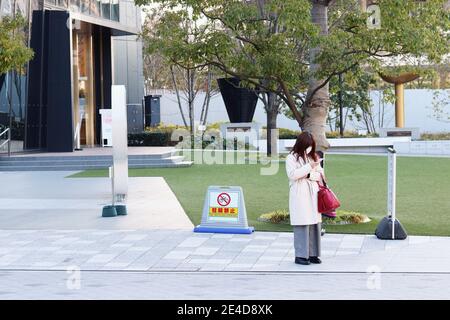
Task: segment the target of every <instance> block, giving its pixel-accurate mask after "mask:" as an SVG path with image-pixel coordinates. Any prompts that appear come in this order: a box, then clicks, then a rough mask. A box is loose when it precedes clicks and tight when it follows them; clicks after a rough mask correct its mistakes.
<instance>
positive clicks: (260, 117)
mask: <svg viewBox="0 0 450 320" xmlns="http://www.w3.org/2000/svg"><path fill="white" fill-rule="evenodd" d="M371 97H372V101H373V106H374V114H375V118H377V117H378V113H379V112H378V109H379V98H380V94H379V92H377V91H373V92H371ZM203 99H204V95H203V94H199V96H198V98H197V99H196V105H195V116H196V119H197V120H198V119H199V118H200V112H201V106H202V103H203ZM432 100H433V90H425V89H418V90H405V126H406V127H419V128H420V131H421V132H440V131H450V123H444V122H440V121H437V120H435V119H433V118H432V117H431V115H432V111H431V106H432ZM446 109H447V110H448V112H449V113H450V105H447V106H446ZM184 110H185V115H186V117H187V107H184ZM384 118H385V122H384V126H383V127H392V126H394V125H395V120H394V106H393V105H386V106H385V116H384ZM161 121H162V122H163V123H165V124H179V125H181V124H183V122H182V119H181V116H180V112H179V109H178V104H177V103H176V96H175V95H174V94H163V96H162V97H161ZM218 121H222V122H227V121H229V119H228V116H227V113H226V111H225V105H224V103H223V100H222V97H221V95H220V94H219V95H216V96H214V97H213V98H212V99H211V104H210V110H209V113H208V123H212V122H218ZM253 121H255V122H259V123H261V124H262V125H265V124H266V113H265V111H264V108H263V105H262V103H261V102H260V101H259V102H258V105H257V106H256V111H255V116H254V118H253ZM277 124H278V127H280V128H289V129H298V125H297V122H296V121H294V120H291V119H288V118H286V117H285V116H284V115H279V116H278V121H277ZM352 128H356V129H360V128H365V127H364V125H363V124H362V123H351V122H350V120H348V121H347V126H346V129H352Z"/></svg>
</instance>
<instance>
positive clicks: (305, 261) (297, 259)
mask: <svg viewBox="0 0 450 320" xmlns="http://www.w3.org/2000/svg"><path fill="white" fill-rule="evenodd" d="M295 263H296V264H303V265H308V264H310V262H309V259H306V258H302V257H295Z"/></svg>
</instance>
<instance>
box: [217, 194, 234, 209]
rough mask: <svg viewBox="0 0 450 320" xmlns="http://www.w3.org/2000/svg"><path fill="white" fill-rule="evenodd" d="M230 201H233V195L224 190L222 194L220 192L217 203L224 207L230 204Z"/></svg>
mask: <svg viewBox="0 0 450 320" xmlns="http://www.w3.org/2000/svg"><path fill="white" fill-rule="evenodd" d="M230 202H231V197H230V195H229V194H228V193H226V192H222V193H221V194H219V195H218V196H217V203H218V204H219V205H220V206H222V207H225V206H227V205H229V204H230Z"/></svg>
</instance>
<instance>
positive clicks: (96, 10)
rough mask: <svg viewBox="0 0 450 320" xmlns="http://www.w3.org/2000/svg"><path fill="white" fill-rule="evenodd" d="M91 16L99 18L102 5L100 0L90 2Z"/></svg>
mask: <svg viewBox="0 0 450 320" xmlns="http://www.w3.org/2000/svg"><path fill="white" fill-rule="evenodd" d="M91 14H92V15H93V16H96V17H101V15H102V3H101V1H100V0H91Z"/></svg>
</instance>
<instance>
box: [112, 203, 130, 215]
mask: <svg viewBox="0 0 450 320" xmlns="http://www.w3.org/2000/svg"><path fill="white" fill-rule="evenodd" d="M114 207H115V208H116V211H117V215H118V216H126V215H127V206H126V205H124V204H116V205H115V206H114Z"/></svg>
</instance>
